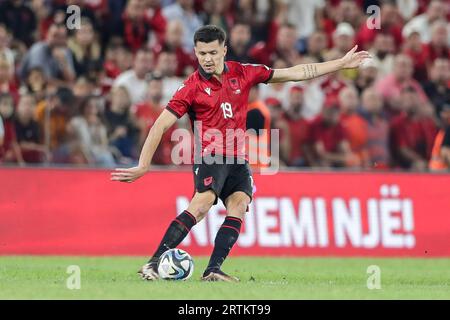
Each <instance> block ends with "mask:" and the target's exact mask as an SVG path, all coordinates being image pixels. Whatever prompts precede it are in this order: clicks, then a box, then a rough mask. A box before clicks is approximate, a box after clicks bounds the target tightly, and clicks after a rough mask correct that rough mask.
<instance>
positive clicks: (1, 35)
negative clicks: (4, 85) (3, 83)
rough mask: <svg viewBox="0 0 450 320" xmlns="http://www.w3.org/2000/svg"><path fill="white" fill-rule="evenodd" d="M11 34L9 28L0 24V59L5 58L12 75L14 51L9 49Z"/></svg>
mask: <svg viewBox="0 0 450 320" xmlns="http://www.w3.org/2000/svg"><path fill="white" fill-rule="evenodd" d="M11 40H12V37H11V34H10V32H9V30H8V29H7V28H6V27H5V26H4V25H2V24H0V59H4V60H6V62H7V63H8V65H9V66H10V70H9V72H10V74H11V76H13V75H14V67H15V61H14V52H13V51H12V50H11V48H10V45H11Z"/></svg>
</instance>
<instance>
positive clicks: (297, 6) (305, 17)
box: [280, 0, 325, 39]
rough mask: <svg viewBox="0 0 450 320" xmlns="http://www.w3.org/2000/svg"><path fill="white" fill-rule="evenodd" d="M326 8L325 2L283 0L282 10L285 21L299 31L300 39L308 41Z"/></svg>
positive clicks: (322, 0)
mask: <svg viewBox="0 0 450 320" xmlns="http://www.w3.org/2000/svg"><path fill="white" fill-rule="evenodd" d="M324 7H325V1H324V0H306V1H295V0H282V1H281V8H280V10H281V14H282V15H283V18H284V19H283V20H285V21H288V22H289V23H291V24H292V25H294V26H295V28H296V29H297V35H298V38H299V39H306V38H308V37H309V36H310V35H311V34H312V33H313V32H314V31H316V26H317V21H319V19H320V17H321V12H322V10H323V8H324Z"/></svg>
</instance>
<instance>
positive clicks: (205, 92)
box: [166, 61, 274, 158]
mask: <svg viewBox="0 0 450 320" xmlns="http://www.w3.org/2000/svg"><path fill="white" fill-rule="evenodd" d="M273 72H274V70H273V69H270V68H269V67H267V66H264V65H252V64H241V63H238V62H233V61H227V62H226V63H225V68H224V72H223V74H222V80H221V81H219V80H218V79H217V78H216V77H214V76H213V75H210V74H207V73H206V72H204V70H203V69H202V68H201V67H200V68H199V69H198V70H197V71H196V72H194V73H193V74H192V75H191V76H190V77H189V78H188V79H187V80H186V81H185V82H184V84H183V85H182V86H181V87H180V88H179V89H178V91H177V92H176V93H175V95H174V96H173V98H172V100H170V101H169V103H168V104H167V107H166V109H167V110H168V111H170V112H172V113H173V114H174V115H175V116H177V117H178V118H180V117H182V116H183V115H184V114H186V113H188V114H189V117H190V120H191V124H192V129H193V130H194V133H195V134H194V138H195V144H194V145H195V149H194V152H195V154H197V151H199V150H201V152H200V153H199V154H201V155H202V156H205V155H210V154H212V155H214V154H220V155H227V156H234V157H240V158H247V157H246V151H245V148H244V145H245V143H244V141H240V142H239V143H237V142H236V138H235V137H234V136H233V133H236V131H237V133H239V132H242V133H245V131H246V120H247V105H248V96H249V93H250V89H251V88H252V87H253V86H254V85H257V84H258V83H267V82H268V81H269V80H270V79H272V76H273ZM230 129H231V130H230ZM227 131H228V132H227ZM230 131H231V132H230ZM219 132H220V134H219ZM200 138H201V149H198V148H199V147H200V144H199V139H200ZM238 145H239V148H238V147H237V146H238Z"/></svg>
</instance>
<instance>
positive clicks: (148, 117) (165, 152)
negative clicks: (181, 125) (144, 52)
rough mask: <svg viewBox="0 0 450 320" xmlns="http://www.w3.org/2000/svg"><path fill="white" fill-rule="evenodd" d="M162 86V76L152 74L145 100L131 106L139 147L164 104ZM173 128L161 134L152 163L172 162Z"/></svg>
mask: <svg viewBox="0 0 450 320" xmlns="http://www.w3.org/2000/svg"><path fill="white" fill-rule="evenodd" d="M163 86H164V84H163V80H162V77H161V76H159V75H157V74H154V75H152V77H151V78H150V79H149V82H148V87H147V94H146V100H145V102H143V103H140V104H138V105H136V106H134V107H133V114H134V115H135V117H136V121H137V125H138V128H139V130H140V135H139V143H138V145H139V147H142V146H143V145H144V142H145V139H146V138H147V135H148V132H149V131H150V129H151V127H152V126H153V124H154V123H155V121H156V119H158V117H159V115H160V114H161V112H162V111H163V110H164V106H165V105H164V104H163V103H162V98H163V91H164V88H163ZM174 130H175V128H174V127H172V128H170V129H169V130H168V131H167V132H166V133H165V134H164V135H163V137H162V140H161V143H160V145H159V146H158V148H157V150H156V152H155V155H154V157H153V158H154V160H153V161H152V163H154V164H159V165H168V164H172V160H171V152H172V147H173V145H174V143H173V142H172V141H171V135H172V133H173V131H174Z"/></svg>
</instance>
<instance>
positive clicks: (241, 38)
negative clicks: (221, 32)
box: [226, 22, 253, 63]
mask: <svg viewBox="0 0 450 320" xmlns="http://www.w3.org/2000/svg"><path fill="white" fill-rule="evenodd" d="M250 40H251V32H250V25H248V24H246V23H240V22H238V23H236V24H235V25H234V26H233V27H232V28H231V31H230V36H229V40H228V44H227V48H228V51H227V57H226V58H227V60H228V61H239V62H241V63H251V62H253V61H252V59H251V58H250V57H249V55H248V50H249V44H250Z"/></svg>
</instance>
